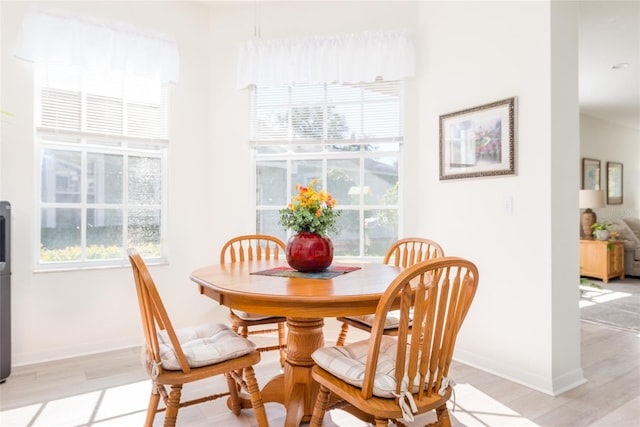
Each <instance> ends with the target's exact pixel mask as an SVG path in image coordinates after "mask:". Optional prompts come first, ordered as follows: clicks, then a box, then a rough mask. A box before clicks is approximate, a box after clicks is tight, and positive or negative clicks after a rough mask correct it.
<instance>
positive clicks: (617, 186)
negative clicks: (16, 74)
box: [607, 162, 623, 205]
mask: <svg viewBox="0 0 640 427" xmlns="http://www.w3.org/2000/svg"><path fill="white" fill-rule="evenodd" d="M622 172H623V170H622V163H618V162H607V204H608V205H621V204H622V201H623V194H622V189H623V185H622V184H623V181H622Z"/></svg>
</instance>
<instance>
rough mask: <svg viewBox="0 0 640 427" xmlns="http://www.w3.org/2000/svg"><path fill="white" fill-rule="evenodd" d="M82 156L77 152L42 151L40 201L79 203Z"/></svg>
mask: <svg viewBox="0 0 640 427" xmlns="http://www.w3.org/2000/svg"><path fill="white" fill-rule="evenodd" d="M81 177H82V156H81V154H80V153H79V152H77V151H63V150H48V149H45V150H43V151H42V177H41V183H42V201H43V202H52V203H79V202H80V200H81V197H80V189H81V188H82V187H81V184H82V181H81Z"/></svg>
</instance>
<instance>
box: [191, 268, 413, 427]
mask: <svg viewBox="0 0 640 427" xmlns="http://www.w3.org/2000/svg"><path fill="white" fill-rule="evenodd" d="M286 267H288V266H287V264H286V261H284V260H252V261H244V262H235V263H228V264H216V265H210V266H206V267H203V268H199V269H197V270H195V271H193V272H192V273H191V276H190V278H191V280H192V281H194V282H195V283H197V284H198V287H199V290H200V293H201V294H203V295H206V296H208V297H210V298H212V299H214V300H216V301H218V302H219V303H220V304H221V305H225V306H227V307H230V308H235V309H238V310H242V311H247V312H251V313H258V314H265V315H273V316H286V317H287V352H286V360H285V366H284V374H280V375H278V376H276V377H274V378H273V379H271V380H270V381H269V382H268V383H267V384H265V386H264V387H263V389H262V399H263V401H264V402H279V403H281V404H283V405H284V406H285V408H286V421H285V426H287V427H293V426H295V427H297V426H299V425H300V423H301V422H308V421H309V420H310V419H311V414H312V412H313V406H314V404H315V398H316V395H317V392H318V385H317V384H316V383H315V382H314V381H313V380H312V378H311V368H312V367H313V365H314V362H313V359H312V358H311V354H312V353H313V352H314V351H315V350H316V349H318V348H320V347H322V346H323V345H324V336H323V332H322V329H323V326H324V318H325V317H340V316H354V315H362V314H370V313H373V312H375V310H376V307H377V305H378V301H379V299H380V297H381V296H382V294H383V293H384V291H385V290H386V289H387V287H388V286H389V284H390V283H391V281H392V280H393V279H394V278H395V277H396V276H397V275H398V273H399V272H400V270H401V268H400V267H395V266H392V265H386V264H381V263H351V262H350V263H345V264H339V263H334V264H332V265H331V267H330V268H329V270H330V271H331V270H334V271H335V270H339V271H340V270H341V269H342V268H343V267H356V268H357V269H355V270H353V271H348V272H347V271H345V270H342V272H341V273H340V274H338V275H336V276H335V277H329V278H327V277H324V278H317V277H315V276H316V275H313V274H312V275H301V274H297V275H298V276H299V277H287V276H282V275H280V273H281V272H276V275H268V274H269V273H268V272H267V270H271V272H272V273H273V271H274V269H275V270H284V269H286ZM346 270H348V269H346ZM256 273H258V274H256ZM284 273H285V274H286V273H287V272H284ZM291 274H295V273H291ZM325 275H326V274H325Z"/></svg>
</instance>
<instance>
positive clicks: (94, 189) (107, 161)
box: [87, 153, 123, 203]
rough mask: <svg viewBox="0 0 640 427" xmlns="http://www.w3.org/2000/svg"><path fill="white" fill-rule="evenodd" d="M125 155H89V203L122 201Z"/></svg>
mask: <svg viewBox="0 0 640 427" xmlns="http://www.w3.org/2000/svg"><path fill="white" fill-rule="evenodd" d="M122 170H123V156H117V155H113V154H96V153H90V154H88V155H87V203H122V179H123V176H122Z"/></svg>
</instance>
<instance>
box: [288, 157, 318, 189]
mask: <svg viewBox="0 0 640 427" xmlns="http://www.w3.org/2000/svg"><path fill="white" fill-rule="evenodd" d="M320 178H322V161H321V160H294V161H292V162H291V193H290V194H289V196H291V195H292V194H297V192H296V184H300V185H302V186H306V185H308V184H309V183H310V182H311V180H313V179H320ZM314 188H315V189H316V190H320V189H322V188H324V186H323V185H322V181H318V184H317V185H315V186H314Z"/></svg>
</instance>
